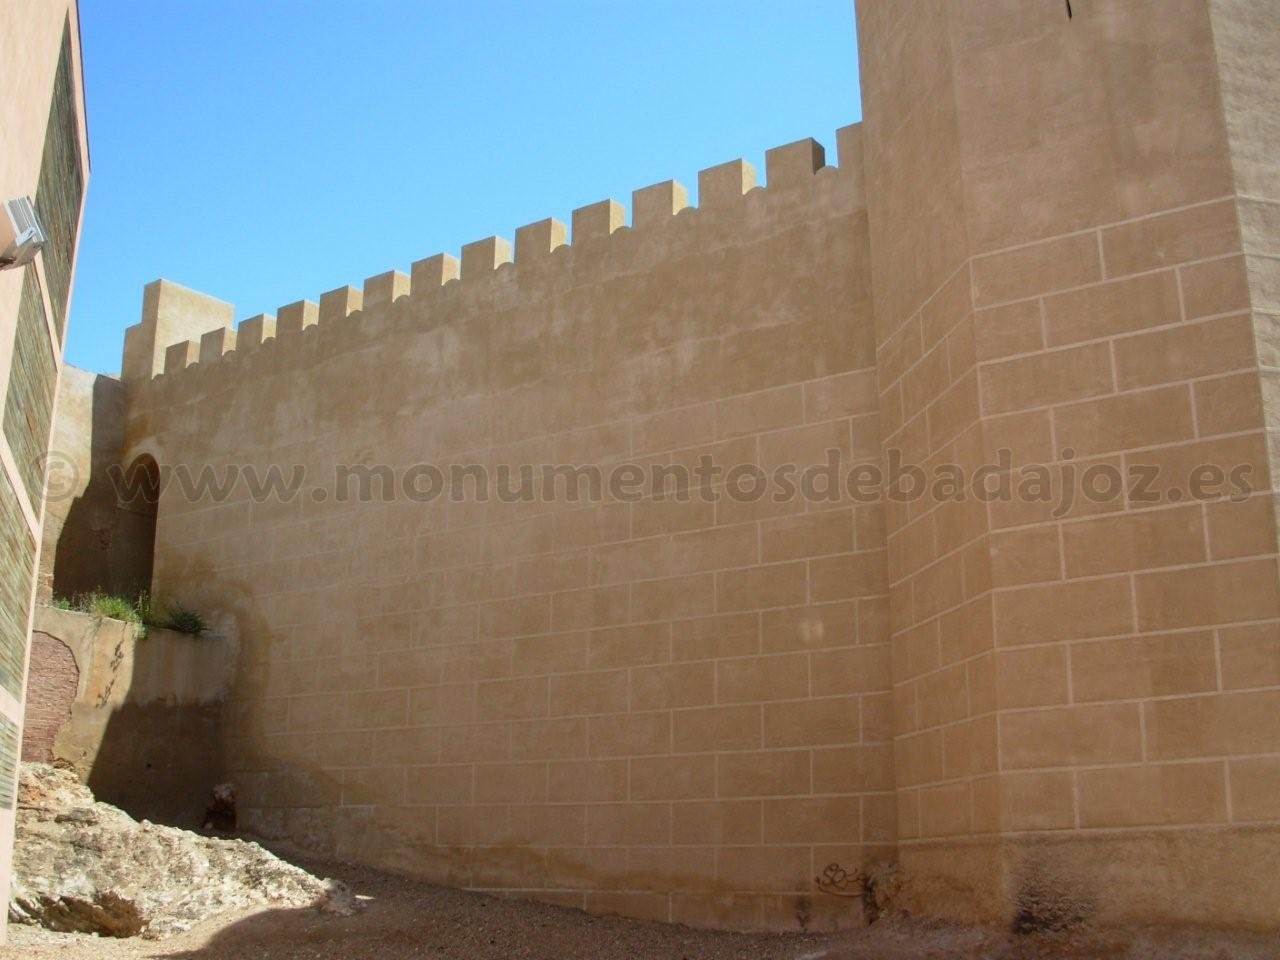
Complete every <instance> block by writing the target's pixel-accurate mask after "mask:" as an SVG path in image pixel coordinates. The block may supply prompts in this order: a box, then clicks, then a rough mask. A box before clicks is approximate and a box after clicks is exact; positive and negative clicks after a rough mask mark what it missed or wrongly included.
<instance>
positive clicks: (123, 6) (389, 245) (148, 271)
mask: <svg viewBox="0 0 1280 960" xmlns="http://www.w3.org/2000/svg"><path fill="white" fill-rule="evenodd" d="M80 9H81V21H82V22H81V35H82V38H83V43H84V63H85V77H86V94H87V98H88V117H89V138H90V152H91V159H92V175H91V178H90V183H89V194H88V203H87V206H86V211H85V221H84V232H83V236H82V240H81V246H80V255H79V260H78V263H77V270H76V286H75V293H74V302H73V305H72V315H71V327H70V334H69V338H68V342H67V359H68V361H69V362H70V363H73V364H75V365H76V366H80V367H86V368H89V369H92V370H97V371H100V372H113V371H117V370H118V369H119V365H120V347H121V342H122V336H123V331H124V328H125V327H126V326H128V325H129V324H131V323H134V322H136V321H137V318H138V310H139V306H140V304H141V299H142V287H143V285H144V284H145V283H147V282H149V281H150V280H153V279H155V278H156V277H161V276H162V277H167V278H169V279H171V280H174V281H177V282H178V283H182V284H185V285H187V286H190V287H194V288H195V289H197V290H202V291H204V292H206V293H209V294H212V295H214V296H217V297H220V298H222V299H224V300H230V301H232V302H233V303H235V305H236V318H237V320H239V319H243V318H244V317H247V316H251V315H253V314H255V313H261V312H267V313H274V312H275V309H276V308H277V307H278V306H280V305H281V304H284V303H288V302H290V301H293V300H298V299H301V298H303V297H306V298H308V299H312V300H315V299H318V297H319V295H320V294H321V293H322V292H323V291H325V290H330V289H332V288H334V287H338V286H341V285H343V284H345V283H352V284H354V285H356V286H359V285H360V284H361V283H362V282H363V280H364V278H365V277H367V276H371V275H373V274H376V273H381V272H382V271H384V270H390V269H393V268H395V269H401V270H404V271H406V272H407V271H408V268H409V264H410V263H411V262H412V261H414V260H417V259H420V258H422V257H425V256H429V255H430V254H433V253H438V252H440V251H447V252H452V253H455V254H456V253H457V251H458V249H459V248H460V247H461V245H462V244H464V243H467V242H469V241H471V240H476V239H479V238H481V237H485V236H488V235H490V234H500V235H502V236H505V237H507V238H508V239H511V238H512V237H513V236H514V232H515V228H516V227H518V226H520V225H522V224H525V223H529V222H532V221H534V220H539V219H542V218H543V217H547V216H554V217H558V218H559V219H561V220H563V221H565V222H566V223H567V222H568V220H569V214H570V212H571V211H572V209H573V208H574V207H578V206H582V205H583V204H586V203H591V202H593V201H596V200H600V199H603V198H605V197H613V198H615V199H617V200H619V201H622V202H623V203H624V205H629V203H630V198H631V191H632V190H633V189H635V188H637V187H642V186H645V185H647V184H650V183H654V182H657V181H659V180H665V179H668V178H671V177H674V178H675V179H677V180H679V181H681V182H682V183H684V184H685V185H686V186H687V187H689V188H690V191H691V194H693V193H694V190H695V187H696V183H697V171H698V170H699V169H701V168H703V167H707V166H711V165H712V164H715V163H720V162H722V161H725V160H731V159H733V158H735V157H739V156H741V157H746V158H747V159H748V160H750V161H751V162H753V163H754V164H755V165H756V169H757V172H758V176H759V179H761V180H763V179H764V162H763V161H764V150H765V149H766V148H768V147H771V146H776V145H778V144H781V143H787V142H789V141H791V140H796V139H799V138H800V137H805V136H813V137H816V138H817V139H818V140H819V141H821V142H822V143H823V144H824V146H826V147H827V153H828V160H829V162H832V163H834V162H835V138H834V131H835V129H836V128H837V127H840V126H843V125H844V124H847V123H851V122H853V121H855V120H857V119H858V118H859V106H858V103H859V97H858V75H857V57H856V51H855V38H854V26H853V3H852V0H732V2H731V0H685V2H670V0H643V2H641V0H634V2H626V0H614V2H607V0H576V2H568V0H547V2H537V3H531V2H518V0H504V2H494V0H469V2H465V3H452V4H444V3H436V2H424V0H417V2H408V0H404V2H394V3H393V2H387V0H356V2H352V0H343V2H341V3H337V2H329V0H308V2H285V0H252V2H245V0H224V2H219V3H212V2H206V3H196V2H173V0H151V2H144V0H81V8H80ZM691 199H692V197H691Z"/></svg>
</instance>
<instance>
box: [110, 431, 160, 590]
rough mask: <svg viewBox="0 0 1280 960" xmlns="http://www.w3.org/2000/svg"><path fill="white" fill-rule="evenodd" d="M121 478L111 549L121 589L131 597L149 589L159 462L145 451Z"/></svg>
mask: <svg viewBox="0 0 1280 960" xmlns="http://www.w3.org/2000/svg"><path fill="white" fill-rule="evenodd" d="M121 481H122V482H121V483H120V484H119V485H118V488H117V490H116V497H117V509H118V511H119V517H118V522H117V537H118V539H117V544H116V546H117V549H116V550H113V551H112V552H113V554H114V557H113V559H114V561H115V565H116V569H117V572H118V576H119V579H118V582H119V583H120V586H121V590H122V592H123V593H124V595H125V596H127V597H131V598H132V597H136V596H138V594H140V593H143V592H144V591H149V590H150V589H151V573H152V569H153V567H154V566H155V552H156V510H157V508H158V507H159V505H160V466H159V464H157V463H156V461H155V458H154V457H152V456H151V455H150V454H146V453H144V454H142V456H140V457H138V458H137V459H135V460H134V461H133V463H131V464H130V465H129V466H128V467H127V468H126V469H125V470H124V471H123V473H122V475H121Z"/></svg>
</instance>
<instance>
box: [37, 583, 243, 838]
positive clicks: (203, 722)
mask: <svg viewBox="0 0 1280 960" xmlns="http://www.w3.org/2000/svg"><path fill="white" fill-rule="evenodd" d="M33 633H34V634H35V636H36V638H37V643H35V644H33V647H32V662H31V671H30V676H31V678H32V680H31V684H32V690H33V692H34V691H35V689H36V685H37V684H39V683H42V682H47V683H53V684H55V685H58V690H59V691H61V693H62V696H61V697H60V699H59V702H58V703H57V704H56V705H52V704H51V710H52V714H56V715H57V716H56V717H55V716H52V715H51V716H50V717H49V718H48V719H47V721H46V722H44V723H41V724H35V725H29V726H28V731H29V732H30V733H31V738H28V737H27V736H24V740H23V755H24V757H27V758H30V759H47V760H52V761H57V762H61V763H65V764H67V765H69V766H71V767H72V768H73V769H74V770H75V771H76V773H77V775H79V776H80V778H81V779H82V780H83V781H84V782H85V783H87V784H88V786H89V788H90V789H91V790H93V792H94V794H95V795H96V796H97V798H98V799H99V800H102V801H104V802H106V803H110V804H114V805H115V806H118V807H120V808H121V809H123V810H125V811H126V812H127V813H129V814H130V815H131V816H133V817H135V818H138V819H142V818H145V819H148V820H152V821H154V822H157V823H165V824H170V825H172V826H178V827H188V828H199V827H200V826H201V825H202V824H203V823H204V820H205V814H206V811H207V809H208V805H209V800H210V797H211V795H212V792H213V788H214V786H216V785H217V784H219V783H221V782H222V780H223V777H224V769H225V767H224V763H223V750H222V742H221V738H222V731H221V726H222V722H223V706H224V703H225V700H226V691H227V685H228V682H229V680H230V678H231V675H232V673H233V671H234V668H235V649H234V645H233V644H232V643H230V642H228V641H227V640H225V639H224V638H222V637H218V636H213V635H209V634H206V635H203V636H199V637H195V636H189V635H187V634H181V633H175V632H174V631H171V630H162V629H156V628H152V629H150V630H149V631H148V632H147V634H146V636H145V637H143V638H141V639H140V638H139V637H138V631H137V630H136V628H135V627H134V625H133V624H130V623H125V622H124V621H122V620H112V619H109V618H105V617H97V616H92V615H89V614H84V613H78V612H74V611H68V610H59V609H56V608H53V607H47V606H39V607H37V608H36V616H35V624H34V630H33ZM70 684H74V687H73V688H69V685H70ZM68 694H70V695H71V696H68ZM38 699H39V698H38V697H36V696H33V697H31V698H29V699H28V703H29V704H30V706H29V708H28V709H29V711H34V710H36V709H37V707H36V701H37V700H38ZM68 701H69V702H68ZM29 716H31V714H29ZM51 725H52V726H53V728H54V731H53V733H52V736H50V735H49V734H50V730H49V728H50V726H51ZM37 732H39V733H40V735H41V737H42V742H36V740H35V739H34V738H35V736H36V734H37Z"/></svg>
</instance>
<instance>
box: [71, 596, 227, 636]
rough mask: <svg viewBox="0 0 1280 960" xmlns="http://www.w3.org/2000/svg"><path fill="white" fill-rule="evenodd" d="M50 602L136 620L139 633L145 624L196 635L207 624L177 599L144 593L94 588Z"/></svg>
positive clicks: (144, 633) (72, 608) (79, 611)
mask: <svg viewBox="0 0 1280 960" xmlns="http://www.w3.org/2000/svg"><path fill="white" fill-rule="evenodd" d="M53 606H55V607H57V608H58V609H59V610H74V611H76V612H78V613H87V614H90V615H92V616H95V617H110V618H111V619H113V620H123V621H125V622H126V623H133V624H137V626H138V629H139V631H141V634H140V635H142V636H145V635H146V629H147V628H148V627H157V628H160V629H164V630H173V631H176V632H177V633H186V634H190V635H191V636H193V637H198V636H200V635H201V634H203V633H205V632H206V631H207V630H208V628H209V625H208V624H207V623H206V622H205V619H204V617H203V616H201V615H200V614H199V613H198V612H196V611H195V610H192V609H191V608H190V607H187V606H185V605H183V604H182V603H181V602H180V601H177V600H168V599H159V598H153V597H151V596H150V595H149V594H146V593H143V594H140V595H139V596H138V598H137V599H136V600H129V599H127V598H125V597H121V596H117V595H115V594H110V593H104V592H102V591H100V590H93V591H90V592H89V593H81V594H77V595H76V596H74V597H54V598H53Z"/></svg>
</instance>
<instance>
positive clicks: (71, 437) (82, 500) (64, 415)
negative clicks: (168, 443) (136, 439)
mask: <svg viewBox="0 0 1280 960" xmlns="http://www.w3.org/2000/svg"><path fill="white" fill-rule="evenodd" d="M123 421H124V387H123V384H121V382H120V381H119V380H117V379H115V378H114V377H107V376H103V375H100V374H94V373H89V372H88V371H85V370H78V369H75V368H73V367H68V368H67V374H66V376H65V380H64V385H63V387H62V390H61V394H60V396H59V400H58V416H57V422H56V424H55V428H54V430H55V432H54V439H53V444H52V451H53V453H52V454H51V464H50V482H49V501H48V504H49V505H48V515H47V518H46V521H45V540H44V550H43V551H42V557H43V558H44V559H43V560H42V562H41V577H40V582H41V597H42V599H49V597H50V596H58V597H68V598H69V597H75V596H77V595H79V594H83V593H89V592H91V591H94V590H99V591H102V592H104V593H108V594H113V595H116V596H122V597H127V598H129V599H134V598H136V597H137V596H138V595H139V594H140V593H143V592H144V591H147V590H149V589H150V587H151V572H152V559H153V554H154V549H155V534H156V502H157V498H156V496H155V490H154V489H150V488H149V489H147V490H146V491H145V493H146V495H144V496H141V497H138V498H135V499H134V500H133V501H132V502H128V503H126V502H122V501H121V499H120V498H119V497H118V495H117V491H116V488H115V484H114V483H113V481H112V478H111V476H110V474H109V470H110V469H111V467H112V466H113V465H114V464H116V463H117V462H118V458H119V455H120V447H121V442H122V438H123ZM154 466H155V465H154V461H152V462H150V463H149V464H147V467H148V468H150V469H153V470H154ZM156 480H157V481H158V477H157V478H156Z"/></svg>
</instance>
